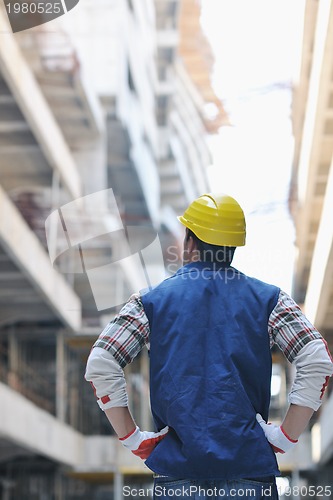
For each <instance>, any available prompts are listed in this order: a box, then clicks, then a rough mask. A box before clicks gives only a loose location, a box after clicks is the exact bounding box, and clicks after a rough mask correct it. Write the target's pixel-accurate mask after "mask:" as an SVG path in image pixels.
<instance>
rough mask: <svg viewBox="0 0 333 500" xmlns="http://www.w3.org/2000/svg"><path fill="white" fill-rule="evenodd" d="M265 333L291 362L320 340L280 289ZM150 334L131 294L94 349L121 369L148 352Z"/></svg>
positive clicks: (320, 337)
mask: <svg viewBox="0 0 333 500" xmlns="http://www.w3.org/2000/svg"><path fill="white" fill-rule="evenodd" d="M267 333H268V335H269V337H270V344H271V347H273V345H274V344H276V345H277V346H278V347H279V348H280V349H281V351H282V352H283V353H284V355H285V357H286V358H287V359H288V361H290V362H291V363H292V362H293V360H294V359H295V357H296V355H297V354H298V353H299V351H300V350H301V349H302V347H304V346H305V345H306V344H308V343H309V342H311V341H312V340H316V339H322V336H321V335H320V333H319V332H318V331H317V330H316V329H315V327H314V326H313V325H312V324H311V323H310V322H309V321H308V319H307V318H306V317H305V316H304V314H303V313H302V311H301V309H300V308H299V306H298V305H297V304H296V302H295V301H294V300H293V299H292V298H291V297H290V296H289V295H287V294H286V293H285V292H283V291H282V290H281V291H280V294H279V299H278V302H277V304H276V306H275V308H274V309H273V311H272V313H271V315H270V317H269V321H268V325H267ZM149 334H150V330H149V322H148V318H147V316H146V314H145V311H144V308H143V305H142V302H141V298H140V295H139V294H134V295H132V296H131V297H130V299H129V301H128V302H127V303H126V304H125V305H124V307H123V308H122V309H121V311H120V312H119V314H117V316H116V317H115V318H114V319H113V320H112V321H111V322H110V323H109V324H108V325H107V326H106V328H105V329H104V330H103V332H102V333H101V334H100V336H99V338H98V339H97V341H96V342H95V344H94V347H102V348H103V349H106V350H108V351H110V352H111V354H112V355H113V357H114V358H115V360H116V361H117V362H118V363H119V365H120V366H121V367H122V368H124V367H125V366H126V365H127V364H129V363H131V361H133V359H134V358H135V357H136V356H137V354H138V353H139V352H140V351H141V349H143V347H144V346H147V348H148V349H149Z"/></svg>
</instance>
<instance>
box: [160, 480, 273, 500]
mask: <svg viewBox="0 0 333 500" xmlns="http://www.w3.org/2000/svg"><path fill="white" fill-rule="evenodd" d="M153 499H154V500H158V499H162V500H171V499H172V500H182V499H183V500H185V499H187V500H269V499H271V500H278V493H277V489H276V483H275V478H274V477H272V478H262V479H260V478H256V479H234V480H229V481H227V480H224V479H223V480H190V479H173V478H171V477H155V478H154V495H153Z"/></svg>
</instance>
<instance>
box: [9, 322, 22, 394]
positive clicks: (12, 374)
mask: <svg viewBox="0 0 333 500" xmlns="http://www.w3.org/2000/svg"><path fill="white" fill-rule="evenodd" d="M19 365H20V361H19V345H18V341H17V336H16V332H15V329H14V327H12V328H11V329H10V331H9V334H8V385H9V386H10V387H12V389H14V390H18V391H19V386H20V380H19V376H18V373H19Z"/></svg>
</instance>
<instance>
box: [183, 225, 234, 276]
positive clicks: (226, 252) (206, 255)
mask: <svg viewBox="0 0 333 500" xmlns="http://www.w3.org/2000/svg"><path fill="white" fill-rule="evenodd" d="M190 237H191V238H193V239H194V241H195V242H196V246H197V250H198V252H199V256H200V260H201V261H202V262H212V263H214V264H220V265H221V266H223V267H225V266H230V264H231V262H232V259H233V257H234V253H235V250H236V247H227V246H220V245H211V244H210V243H206V242H204V241H202V240H200V239H199V238H198V237H197V236H196V235H195V234H194V233H193V231H191V229H188V228H187V233H186V240H188V239H189V238H190Z"/></svg>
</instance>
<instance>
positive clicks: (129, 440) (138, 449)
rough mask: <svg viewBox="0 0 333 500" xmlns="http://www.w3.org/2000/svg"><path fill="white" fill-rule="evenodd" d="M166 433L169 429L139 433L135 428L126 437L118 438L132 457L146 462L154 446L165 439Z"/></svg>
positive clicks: (137, 428)
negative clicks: (134, 456)
mask: <svg viewBox="0 0 333 500" xmlns="http://www.w3.org/2000/svg"><path fill="white" fill-rule="evenodd" d="M168 431H169V427H164V429H162V430H161V431H159V432H148V431H140V429H139V427H136V428H135V429H134V430H133V431H132V432H131V433H130V434H127V436H125V437H123V438H119V441H120V442H121V443H122V444H123V445H124V446H125V448H127V449H128V450H130V451H131V452H132V453H133V454H134V455H136V456H137V457H140V458H142V460H146V459H147V458H148V457H149V455H150V454H151V452H152V451H153V449H154V448H155V446H156V445H157V444H158V443H159V442H160V441H162V439H164V438H165V436H166V434H167V433H168Z"/></svg>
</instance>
